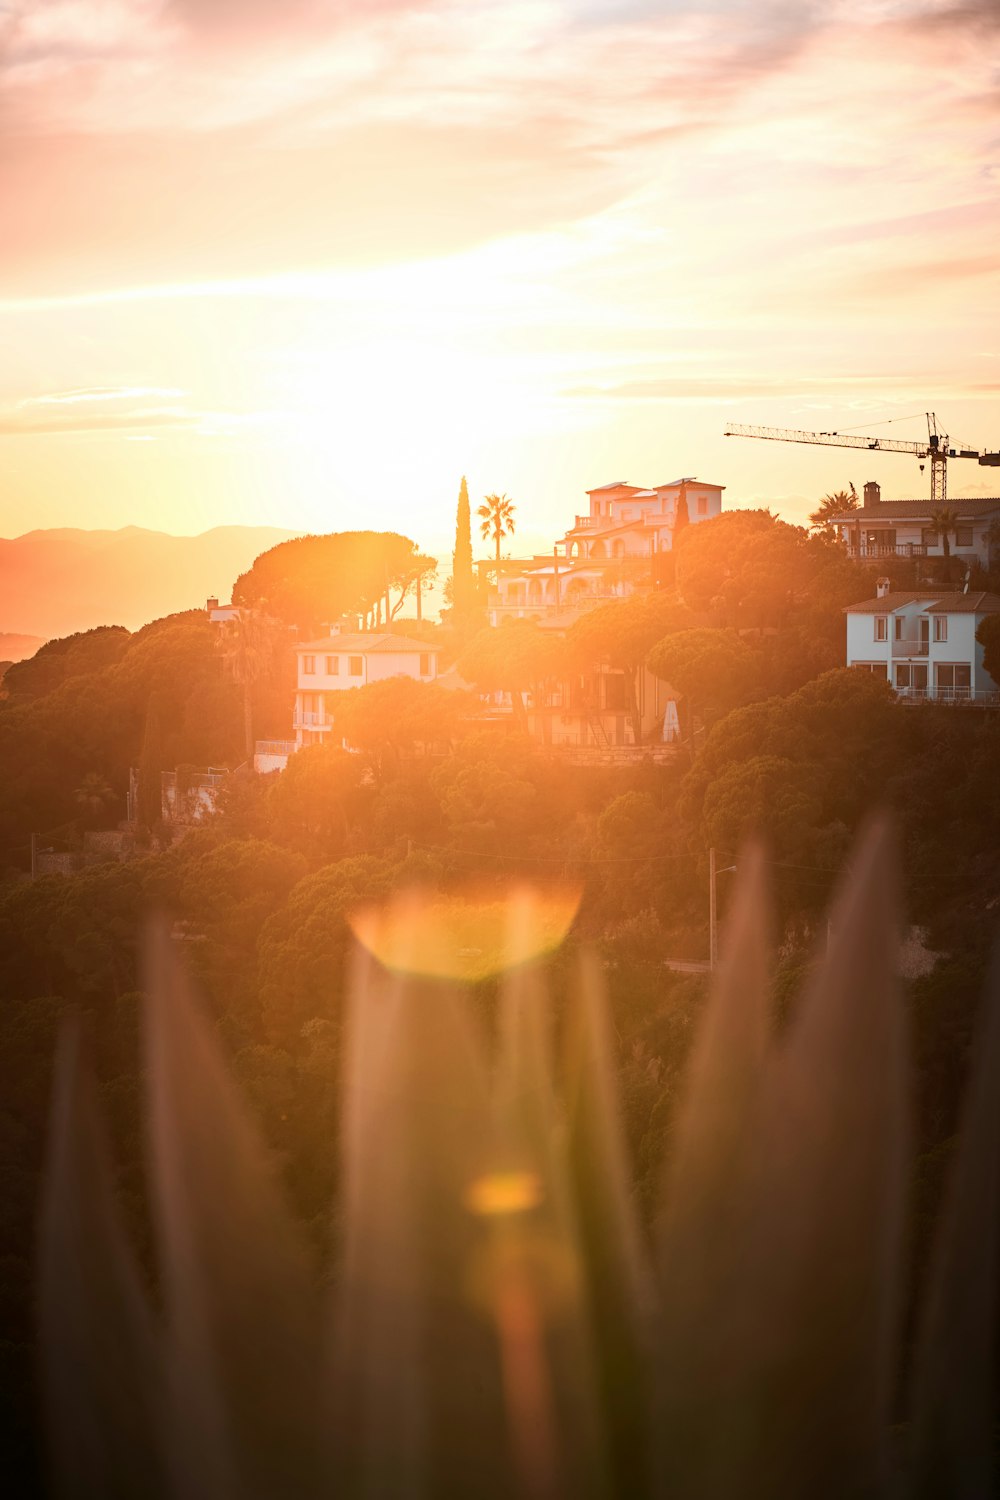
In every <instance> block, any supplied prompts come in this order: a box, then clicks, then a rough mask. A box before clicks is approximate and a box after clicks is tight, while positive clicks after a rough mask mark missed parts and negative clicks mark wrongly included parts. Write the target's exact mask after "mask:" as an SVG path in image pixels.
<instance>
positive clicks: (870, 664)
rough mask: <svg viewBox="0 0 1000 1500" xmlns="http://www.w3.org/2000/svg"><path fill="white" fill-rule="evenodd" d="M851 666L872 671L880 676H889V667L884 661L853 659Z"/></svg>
mask: <svg viewBox="0 0 1000 1500" xmlns="http://www.w3.org/2000/svg"><path fill="white" fill-rule="evenodd" d="M851 666H852V667H855V668H856V669H857V670H858V671H859V672H872V673H874V674H876V675H877V676H879V677H888V675H889V668H888V665H887V664H886V663H885V662H884V661H852V662H851Z"/></svg>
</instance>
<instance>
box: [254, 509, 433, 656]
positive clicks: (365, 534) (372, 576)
mask: <svg viewBox="0 0 1000 1500" xmlns="http://www.w3.org/2000/svg"><path fill="white" fill-rule="evenodd" d="M436 568H437V559H436V558H433V557H426V556H424V555H423V554H422V553H421V552H420V551H419V550H418V548H417V544H416V542H413V541H411V540H410V538H409V537H406V536H401V535H400V534H399V533H398V532H395V531H339V532H332V533H330V534H329V535H325V536H300V537H293V538H292V539H291V540H290V541H287V542H280V543H279V544H278V546H277V547H272V548H270V550H269V551H267V552H262V553H261V555H260V557H258V558H257V559H256V560H255V562H254V564H253V567H252V568H250V570H249V571H248V572H246V573H242V574H241V575H240V577H239V578H237V580H236V582H235V584H234V585H233V602H234V604H242V605H246V606H250V607H262V606H266V609H267V613H269V614H272V615H277V617H278V618H279V619H281V620H284V621H285V623H286V624H289V625H298V626H299V628H300V629H302V630H307V631H318V630H319V629H321V628H322V626H323V625H326V624H329V623H330V622H331V621H334V620H339V619H340V618H341V616H342V615H345V614H361V615H364V617H365V624H366V626H367V627H368V628H369V629H375V628H376V627H378V626H380V625H384V624H387V623H388V622H389V621H391V620H392V619H394V618H395V616H396V615H397V614H398V613H399V610H400V608H401V607H402V604H403V601H404V599H405V598H406V597H407V595H408V593H409V591H410V590H411V589H413V588H416V587H417V586H418V584H423V583H426V582H427V581H428V580H429V579H430V578H431V576H432V575H433V573H434V571H435V569H436ZM393 590H398V597H397V598H396V600H395V602H393V600H392V592H393Z"/></svg>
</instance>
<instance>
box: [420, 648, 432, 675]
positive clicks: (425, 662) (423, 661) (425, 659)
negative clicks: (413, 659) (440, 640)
mask: <svg viewBox="0 0 1000 1500" xmlns="http://www.w3.org/2000/svg"><path fill="white" fill-rule="evenodd" d="M420 675H421V677H429V676H430V675H431V659H430V656H429V655H428V654H426V653H421V657H420Z"/></svg>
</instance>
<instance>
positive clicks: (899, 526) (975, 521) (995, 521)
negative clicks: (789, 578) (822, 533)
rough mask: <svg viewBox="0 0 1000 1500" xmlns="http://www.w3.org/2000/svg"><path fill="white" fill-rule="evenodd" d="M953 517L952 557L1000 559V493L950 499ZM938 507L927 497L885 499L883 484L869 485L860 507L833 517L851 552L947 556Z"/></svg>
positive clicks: (986, 561) (977, 560)
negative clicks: (937, 523) (934, 517)
mask: <svg viewBox="0 0 1000 1500" xmlns="http://www.w3.org/2000/svg"><path fill="white" fill-rule="evenodd" d="M947 508H948V509H949V510H951V511H952V512H953V513H954V515H955V527H954V530H953V531H951V532H950V533H949V536H948V552H949V554H950V556H952V557H956V558H958V559H959V560H960V561H962V562H966V563H976V564H978V565H979V566H980V567H983V568H986V567H988V566H989V565H990V562H991V555H992V560H993V561H996V560H997V558H998V557H1000V497H998V496H993V497H992V498H991V497H989V496H977V497H976V498H975V499H972V500H963V499H956V500H949V501H948V502H947ZM933 511H934V507H933V506H932V505H931V502H930V500H929V499H923V500H883V499H882V495H881V491H880V489H879V486H878V485H877V484H876V483H875V482H874V481H871V482H870V483H868V484H866V485H865V488H864V500H863V503H862V505H861V506H860V507H859V509H858V510H851V511H841V513H840V514H839V515H838V516H837V517H836V518H835V519H836V522H837V525H838V526H839V528H840V535H841V539H842V540H843V542H844V545H845V546H846V548H847V551H848V555H849V556H851V557H854V558H860V559H862V560H864V559H871V558H883V557H943V556H944V555H945V543H944V537H943V536H942V535H941V534H940V533H939V532H938V531H936V530H935V529H934V525H933V521H932V515H933Z"/></svg>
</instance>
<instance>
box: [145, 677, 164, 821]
mask: <svg viewBox="0 0 1000 1500" xmlns="http://www.w3.org/2000/svg"><path fill="white" fill-rule="evenodd" d="M160 704H161V697H160V694H159V693H157V692H153V693H150V695H149V702H148V704H147V705H146V726H145V729H144V731H143V736H142V752H141V754H140V756H139V807H138V821H139V826H140V827H141V828H146V829H150V828H156V827H157V826H158V825H159V823H160V822H162V819H163V792H162V774H163V771H164V770H165V769H166V768H165V766H164V764H163V762H164V753H163V723H162V718H161V713H160Z"/></svg>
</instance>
